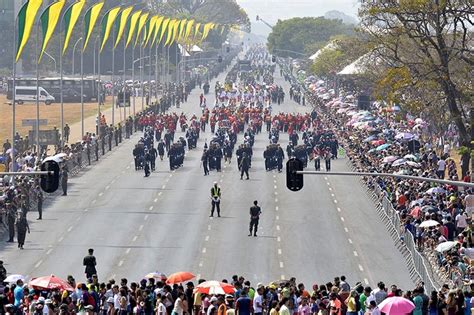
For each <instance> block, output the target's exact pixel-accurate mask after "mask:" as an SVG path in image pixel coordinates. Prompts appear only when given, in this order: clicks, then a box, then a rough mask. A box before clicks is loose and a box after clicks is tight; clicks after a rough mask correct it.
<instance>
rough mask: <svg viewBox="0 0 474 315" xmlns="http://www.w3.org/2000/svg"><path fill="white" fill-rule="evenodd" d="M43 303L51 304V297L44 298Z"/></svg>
mask: <svg viewBox="0 0 474 315" xmlns="http://www.w3.org/2000/svg"><path fill="white" fill-rule="evenodd" d="M44 303H45V304H52V303H53V301H51V299H46V300H45V301H44Z"/></svg>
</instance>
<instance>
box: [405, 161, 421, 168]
mask: <svg viewBox="0 0 474 315" xmlns="http://www.w3.org/2000/svg"><path fill="white" fill-rule="evenodd" d="M407 165H410V166H411V167H415V168H420V167H421V164H420V163H416V162H413V161H407Z"/></svg>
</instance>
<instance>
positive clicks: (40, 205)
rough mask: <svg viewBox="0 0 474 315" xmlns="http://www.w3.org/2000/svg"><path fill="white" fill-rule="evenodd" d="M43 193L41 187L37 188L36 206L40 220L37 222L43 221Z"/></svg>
mask: <svg viewBox="0 0 474 315" xmlns="http://www.w3.org/2000/svg"><path fill="white" fill-rule="evenodd" d="M43 199H44V196H43V191H42V190H41V188H40V187H39V185H37V186H36V204H37V206H38V219H37V220H42V219H43Z"/></svg>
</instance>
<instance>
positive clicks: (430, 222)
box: [420, 220, 439, 228]
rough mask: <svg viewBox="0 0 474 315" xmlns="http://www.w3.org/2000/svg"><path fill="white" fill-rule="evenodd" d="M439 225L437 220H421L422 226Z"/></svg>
mask: <svg viewBox="0 0 474 315" xmlns="http://www.w3.org/2000/svg"><path fill="white" fill-rule="evenodd" d="M437 225H439V222H438V221H436V220H426V221H423V222H421V224H420V227H421V228H429V227H432V226H437Z"/></svg>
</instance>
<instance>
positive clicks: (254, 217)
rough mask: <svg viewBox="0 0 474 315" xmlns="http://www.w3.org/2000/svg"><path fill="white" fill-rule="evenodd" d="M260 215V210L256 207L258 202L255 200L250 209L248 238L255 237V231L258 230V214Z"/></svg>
mask: <svg viewBox="0 0 474 315" xmlns="http://www.w3.org/2000/svg"><path fill="white" fill-rule="evenodd" d="M261 213H262V209H261V208H260V207H259V206H258V201H257V200H255V201H254V202H253V206H252V207H250V225H249V236H252V230H253V236H257V229H258V220H259V219H260V214H261Z"/></svg>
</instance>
